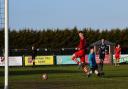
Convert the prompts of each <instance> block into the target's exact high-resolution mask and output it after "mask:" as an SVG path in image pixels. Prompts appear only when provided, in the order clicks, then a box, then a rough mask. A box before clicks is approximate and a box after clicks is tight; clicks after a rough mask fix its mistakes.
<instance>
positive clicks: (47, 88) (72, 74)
mask: <svg viewBox="0 0 128 89" xmlns="http://www.w3.org/2000/svg"><path fill="white" fill-rule="evenodd" d="M104 71H105V76H104V77H103V78H100V77H97V76H95V75H93V76H91V77H89V78H87V77H86V76H85V75H84V74H83V72H82V71H81V70H79V69H78V68H77V66H42V67H36V68H32V67H24V68H23V67H18V68H16V67H13V68H9V89H128V65H121V66H119V67H115V66H112V65H106V66H105V67H104ZM43 73H47V74H48V77H49V78H48V80H42V79H41V75H42V74H43ZM3 86H4V69H3V68H0V89H3Z"/></svg>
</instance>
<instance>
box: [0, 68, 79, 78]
mask: <svg viewBox="0 0 128 89" xmlns="http://www.w3.org/2000/svg"><path fill="white" fill-rule="evenodd" d="M80 72H81V71H76V70H37V69H35V70H34V68H33V70H20V71H9V75H31V74H42V73H48V74H54V73H55V74H57V73H80ZM0 76H4V72H3V71H0Z"/></svg>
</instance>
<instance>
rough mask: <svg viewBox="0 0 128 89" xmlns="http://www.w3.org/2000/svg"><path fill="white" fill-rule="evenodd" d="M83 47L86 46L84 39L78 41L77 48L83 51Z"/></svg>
mask: <svg viewBox="0 0 128 89" xmlns="http://www.w3.org/2000/svg"><path fill="white" fill-rule="evenodd" d="M85 46H86V41H85V39H80V42H79V45H78V48H79V49H80V50H82V49H85Z"/></svg>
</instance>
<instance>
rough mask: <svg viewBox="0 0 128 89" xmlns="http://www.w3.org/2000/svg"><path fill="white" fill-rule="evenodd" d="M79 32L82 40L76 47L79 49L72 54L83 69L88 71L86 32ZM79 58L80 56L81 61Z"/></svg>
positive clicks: (73, 58)
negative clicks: (86, 63)
mask: <svg viewBox="0 0 128 89" xmlns="http://www.w3.org/2000/svg"><path fill="white" fill-rule="evenodd" d="M78 34H79V38H80V42H79V45H78V46H77V48H76V50H77V51H76V52H75V53H74V54H73V55H72V60H73V61H75V62H76V63H77V64H78V65H79V66H80V67H82V70H83V71H84V72H86V73H87V72H88V69H87V67H86V66H85V46H86V40H85V37H84V34H83V33H82V32H81V31H80V32H78ZM77 58H80V61H78V60H77Z"/></svg>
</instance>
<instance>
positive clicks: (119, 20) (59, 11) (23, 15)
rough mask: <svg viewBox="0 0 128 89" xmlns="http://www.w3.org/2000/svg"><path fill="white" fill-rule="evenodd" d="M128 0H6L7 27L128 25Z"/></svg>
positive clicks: (102, 26)
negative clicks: (8, 20) (7, 5)
mask: <svg viewBox="0 0 128 89" xmlns="http://www.w3.org/2000/svg"><path fill="white" fill-rule="evenodd" d="M127 4H128V0H9V10H10V12H9V17H10V28H11V29H22V28H34V29H42V28H44V29H46V28H61V29H64V28H73V27H74V26H77V27H78V28H81V29H82V28H85V27H91V28H94V29H98V28H99V29H106V28H107V29H111V28H125V27H128V9H127V8H128V5H127Z"/></svg>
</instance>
